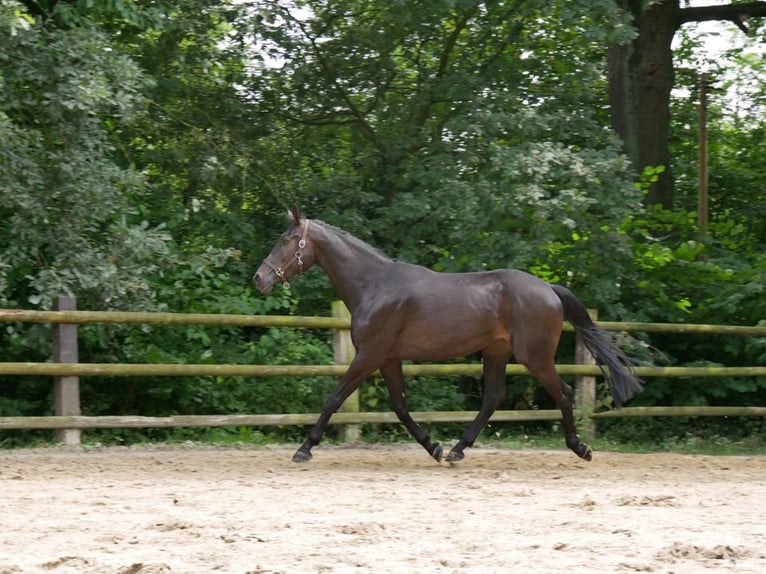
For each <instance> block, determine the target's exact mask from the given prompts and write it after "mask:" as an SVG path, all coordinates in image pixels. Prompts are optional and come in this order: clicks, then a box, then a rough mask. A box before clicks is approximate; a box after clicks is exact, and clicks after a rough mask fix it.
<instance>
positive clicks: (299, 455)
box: [293, 449, 313, 462]
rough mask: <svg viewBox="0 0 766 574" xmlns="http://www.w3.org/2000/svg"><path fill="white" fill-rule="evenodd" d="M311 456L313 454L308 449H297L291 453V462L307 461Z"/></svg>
mask: <svg viewBox="0 0 766 574" xmlns="http://www.w3.org/2000/svg"><path fill="white" fill-rule="evenodd" d="M312 458H313V455H312V454H311V453H310V452H309V451H307V450H302V449H298V452H296V453H295V454H294V455H293V462H308V461H310V460H311V459H312Z"/></svg>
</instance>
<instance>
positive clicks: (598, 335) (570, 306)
mask: <svg viewBox="0 0 766 574" xmlns="http://www.w3.org/2000/svg"><path fill="white" fill-rule="evenodd" d="M551 288H552V289H553V291H554V292H555V293H556V295H558V296H559V299H561V303H562V305H563V306H564V319H566V320H567V321H569V322H570V323H571V324H572V326H573V327H574V329H575V333H577V335H579V336H580V338H581V339H582V342H583V343H585V346H586V347H587V348H588V350H589V351H590V352H591V354H592V355H593V357H594V358H595V359H596V364H597V365H598V366H599V368H600V369H601V372H602V373H603V374H604V378H605V379H606V381H607V383H608V384H609V389H610V390H611V391H612V398H613V399H614V405H615V407H617V408H620V407H621V406H622V405H624V404H625V403H626V402H628V401H629V400H630V399H631V398H632V397H633V396H634V395H637V394H638V393H640V392H641V391H643V390H644V383H643V381H641V379H639V378H638V377H636V376H635V375H634V374H633V373H632V372H631V367H632V366H633V365H634V361H633V360H631V358H630V357H628V356H627V355H626V354H625V353H624V352H623V351H622V349H620V348H619V347H618V346H617V344H616V343H615V341H614V338H613V337H612V336H611V335H610V334H609V333H608V332H606V331H604V330H603V329H601V328H599V327H598V326H597V325H596V324H595V323H594V322H593V320H592V319H591V318H590V315H588V310H587V309H586V308H585V305H583V304H582V302H581V301H580V300H579V299H578V298H577V297H575V295H574V294H573V293H572V292H571V291H570V290H569V289H567V288H566V287H563V286H561V285H551Z"/></svg>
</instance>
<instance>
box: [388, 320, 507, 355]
mask: <svg viewBox="0 0 766 574" xmlns="http://www.w3.org/2000/svg"><path fill="white" fill-rule="evenodd" d="M499 340H508V337H507V335H506V334H504V333H500V332H498V331H497V330H481V331H479V330H474V331H471V330H465V329H463V330H461V329H460V328H459V327H457V328H455V327H453V328H427V329H412V328H411V329H407V330H405V331H403V332H402V333H401V335H400V337H399V339H398V341H397V343H396V345H395V346H394V349H395V352H394V354H395V355H396V358H398V359H402V360H411V361H439V360H443V359H454V358H456V357H464V356H466V355H470V354H472V353H476V352H477V351H481V350H482V349H486V348H487V347H489V346H491V345H492V344H494V343H496V342H497V341H499Z"/></svg>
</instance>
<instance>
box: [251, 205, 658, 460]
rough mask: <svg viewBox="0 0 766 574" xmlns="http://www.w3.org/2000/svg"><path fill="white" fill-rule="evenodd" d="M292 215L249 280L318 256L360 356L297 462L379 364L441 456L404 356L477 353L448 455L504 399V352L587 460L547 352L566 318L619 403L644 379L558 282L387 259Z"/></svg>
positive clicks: (292, 269)
mask: <svg viewBox="0 0 766 574" xmlns="http://www.w3.org/2000/svg"><path fill="white" fill-rule="evenodd" d="M288 215H289V219H290V226H289V227H288V229H287V230H286V231H285V232H284V233H283V234H282V236H281V237H280V239H279V240H278V241H277V243H276V244H275V245H274V247H273V249H272V250H271V252H270V253H269V255H268V256H267V257H266V259H264V260H263V262H262V263H261V265H260V266H259V267H258V269H257V271H256V273H255V275H254V276H253V281H254V283H255V287H256V288H257V289H258V290H259V291H260V292H261V293H262V294H264V295H268V294H269V293H270V292H271V291H272V290H273V288H274V287H275V286H276V285H277V284H278V283H282V284H284V286H285V287H289V286H290V283H289V281H290V280H291V279H293V277H295V276H297V275H299V274H301V273H303V272H305V271H307V270H308V269H309V268H310V267H311V266H312V265H314V264H316V265H318V266H319V267H320V268H321V269H322V270H323V271H324V272H325V274H326V275H327V277H328V278H329V280H330V282H331V283H332V285H333V287H334V288H335V290H336V292H337V293H338V295H339V297H340V298H341V299H342V300H343V301H344V303H345V304H346V306H347V307H348V309H349V311H350V312H351V341H352V343H353V345H354V347H355V348H356V356H355V358H354V359H353V360H352V362H351V364H350V365H349V367H348V370H347V371H346V373H345V374H344V375H343V376H341V377H340V378H339V380H338V382H337V385H336V387H335V388H334V390H333V391H332V392H331V394H330V396H329V397H328V398H327V401H326V402H325V404H324V406H323V408H322V411H321V414H320V415H319V418H318V420H317V422H316V424H315V425H314V427H313V428H312V429H311V431H310V433H309V435H308V437H307V439H306V441H305V442H304V443H303V444H302V445H301V446H300V447H299V448H298V450H297V451H296V453H295V455H294V456H293V461H295V462H306V461H309V460H310V459H311V458H312V454H311V449H312V448H313V447H314V446H316V445H317V444H318V443H319V441H320V440H321V438H322V434H323V433H324V430H325V428H326V426H327V424H328V422H329V421H330V418H331V417H332V415H333V413H335V412H336V411H337V410H338V408H339V407H340V406H341V405H342V404H343V402H344V401H345V400H346V399H347V398H348V397H349V396H350V395H351V393H352V392H354V391H355V390H356V389H357V388H358V387H359V386H360V385H361V384H362V382H364V381H365V379H367V378H368V377H369V376H370V375H372V374H373V372H375V371H376V370H379V371H380V373H381V374H382V376H383V379H384V380H385V382H386V385H387V387H388V392H389V395H390V401H391V407H392V409H393V411H394V412H395V413H396V415H397V417H398V419H399V420H400V421H401V423H402V424H403V425H404V426H405V427H406V429H407V430H408V432H409V433H410V434H411V435H412V436H413V437H414V439H415V440H416V441H417V442H418V443H419V444H420V445H421V446H423V448H425V450H426V451H427V452H428V454H430V455H431V457H432V458H433V459H435V460H436V461H437V462H439V461H441V460H442V457H443V449H442V446H441V444H440V443H438V442H432V441H431V439H430V437H429V435H428V433H426V432H425V431H424V430H423V429H422V428H421V427H420V426H419V425H418V424H417V423H416V422H415V421H414V420H413V419H412V416H411V415H410V413H409V410H408V408H407V399H406V393H405V385H404V376H403V373H402V361H404V360H412V361H433V360H445V359H453V358H456V357H462V356H466V355H470V354H474V353H479V352H480V353H481V356H482V373H483V376H482V378H483V393H482V403H481V408H480V410H479V412H478V414H477V416H476V418H475V419H474V420H473V422H471V423H470V425H468V427H467V428H466V429H465V432H464V433H463V435H462V436H461V438H460V439H459V441H458V442H457V443H456V444H455V445H454V446H453V447H452V449H451V450H450V451H449V453H448V454H447V456H446V460H447V461H448V462H450V463H454V462H457V461H460V460H462V459H463V458H464V457H465V453H464V450H465V449H466V448H468V447H471V446H473V444H474V441H475V440H476V438H477V436H478V435H479V433H480V432H481V429H482V428H483V427H484V425H485V424H486V423H487V422H488V421H489V419H490V417H491V416H492V414H493V413H494V411H495V410H496V409H497V408H498V407H499V406H500V405H501V404H502V403H503V402H504V401H505V398H506V388H505V367H506V364H507V363H508V361H509V360H510V359H511V357H512V356H513V357H515V359H516V361H517V362H518V363H520V364H522V365H524V366H525V367H526V368H527V369H528V370H529V372H530V373H531V374H532V376H534V377H535V379H537V381H539V382H540V384H541V385H542V386H543V387H544V388H545V389H546V391H547V392H548V393H549V394H550V395H551V396H552V397H553V399H554V401H555V402H556V404H557V405H558V407H559V409H560V410H561V414H562V420H563V425H562V426H563V430H564V438H565V443H566V446H567V447H568V448H569V449H571V450H572V451H573V452H574V453H575V454H576V455H577V456H579V457H580V458H581V459H584V460H586V461H589V460H591V458H592V455H593V452H592V450H591V447H590V446H588V444H586V443H585V442H583V441H582V440H580V437H579V436H578V435H577V430H576V428H575V419H574V414H573V412H572V402H573V392H572V388H571V387H570V386H569V385H568V384H567V383H565V382H564V381H563V380H562V379H561V378H560V377H559V376H558V374H557V372H556V369H555V366H554V357H555V353H556V348H557V347H558V343H559V338H560V336H561V330H562V325H563V322H564V320H566V321H569V323H571V324H572V325H573V326H574V328H575V332H576V333H577V335H578V336H579V337H580V338H581V340H582V341H583V342H584V344H585V346H586V347H587V348H588V350H589V351H590V352H591V353H592V355H593V357H594V358H595V360H596V364H597V365H598V366H599V367H600V368H601V371H602V373H603V375H604V377H605V379H606V380H607V382H608V384H609V388H610V390H611V394H612V399H613V402H614V405H615V406H616V407H617V408H619V407H621V406H622V405H623V404H624V403H625V402H627V401H628V400H629V399H630V398H631V397H633V396H634V395H635V394H637V393H639V392H640V391H641V390H643V382H642V381H641V380H640V379H638V378H637V377H636V376H634V374H633V373H632V366H633V361H632V360H631V359H630V358H629V357H628V356H627V355H626V354H625V353H624V352H623V351H622V350H621V349H620V348H619V347H618V346H617V344H616V343H615V341H614V339H613V337H612V336H611V335H610V334H609V333H607V332H606V331H604V330H603V329H601V328H600V327H598V326H597V325H595V323H594V322H593V321H592V320H591V318H590V315H589V314H588V312H587V309H586V308H585V306H584V305H583V304H582V302H581V301H580V300H579V299H578V298H577V297H576V296H575V295H574V294H572V292H571V291H570V290H569V289H568V288H566V287H564V286H562V285H554V284H549V283H546V282H545V281H543V280H542V279H540V278H538V277H536V276H534V275H531V274H529V273H526V272H524V271H520V270H515V269H499V270H493V271H482V272H474V273H441V272H437V271H433V270H431V269H428V268H426V267H422V266H420V265H414V264H410V263H405V262H401V261H396V260H392V259H390V258H388V257H387V256H386V255H385V254H383V253H382V252H380V251H379V250H377V249H375V248H373V247H372V246H370V245H368V244H367V243H365V242H363V241H362V240H360V239H358V238H356V237H354V236H352V235H350V234H349V233H347V232H345V231H343V230H341V229H338V228H336V227H334V226H332V225H329V224H327V223H323V222H321V221H319V220H315V219H308V218H306V217H304V216H303V215H302V214H301V211H300V209H299V208H298V207H293V208H292V209H291V210H290V211H289V213H288Z"/></svg>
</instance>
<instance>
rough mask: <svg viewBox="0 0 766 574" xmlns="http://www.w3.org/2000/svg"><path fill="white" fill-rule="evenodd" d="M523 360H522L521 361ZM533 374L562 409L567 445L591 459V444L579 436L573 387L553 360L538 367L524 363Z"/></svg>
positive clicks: (581, 456) (581, 455) (586, 458)
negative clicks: (563, 379)
mask: <svg viewBox="0 0 766 574" xmlns="http://www.w3.org/2000/svg"><path fill="white" fill-rule="evenodd" d="M520 362H521V361H520ZM523 364H524V365H525V366H526V367H527V368H528V369H529V371H530V372H531V373H532V375H533V376H534V377H535V378H536V379H537V380H538V381H540V383H541V384H542V385H543V387H545V390H547V391H548V393H549V394H550V395H551V396H552V397H553V400H555V401H556V404H557V405H558V407H559V409H561V417H562V424H563V427H564V437H565V440H566V445H567V447H569V448H570V449H571V450H572V451H573V452H574V453H575V454H576V455H577V456H579V457H580V458H582V459H584V460H590V459H591V458H592V457H593V451H592V450H591V448H590V446H588V445H587V444H586V443H584V442H583V441H582V440H580V437H579V436H577V429H576V428H575V420H574V413H573V412H572V403H573V399H574V393H573V392H572V387H570V386H569V385H568V384H566V383H565V382H564V381H562V380H561V377H559V375H558V373H556V368H555V367H554V365H553V362H552V361H551V363H550V365H546V366H545V367H538V366H535V365H534V364H528V363H523Z"/></svg>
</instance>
